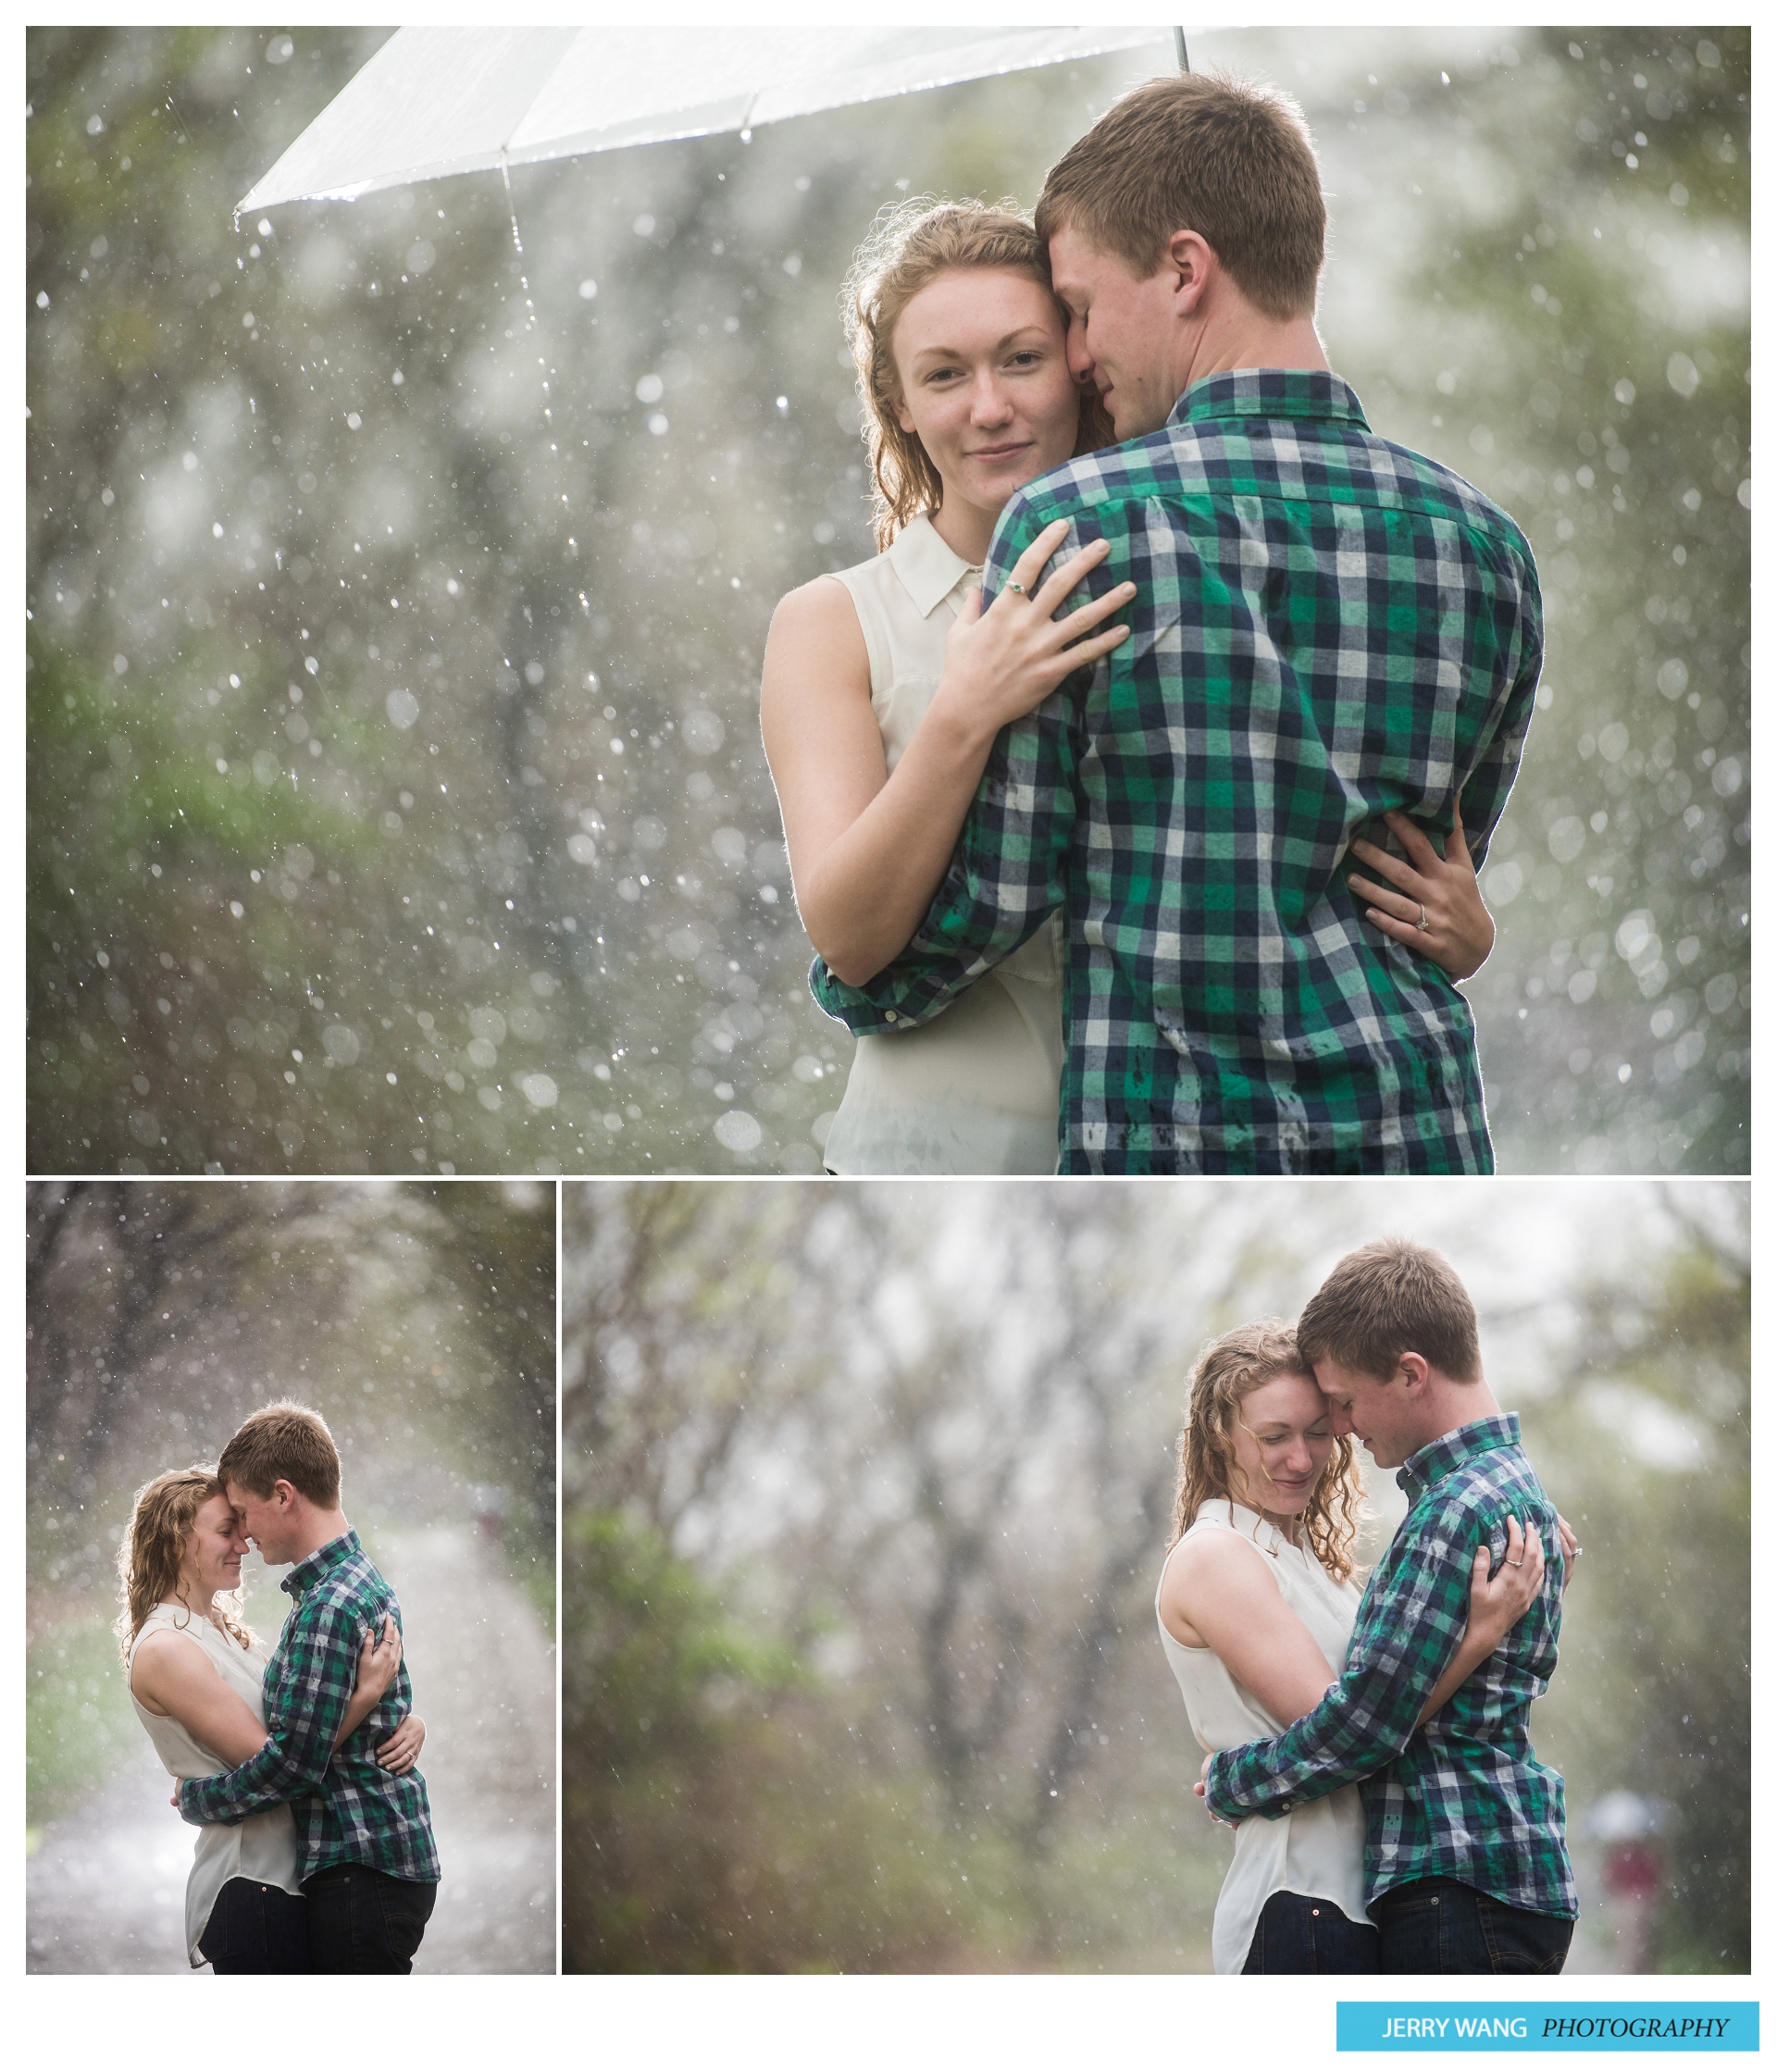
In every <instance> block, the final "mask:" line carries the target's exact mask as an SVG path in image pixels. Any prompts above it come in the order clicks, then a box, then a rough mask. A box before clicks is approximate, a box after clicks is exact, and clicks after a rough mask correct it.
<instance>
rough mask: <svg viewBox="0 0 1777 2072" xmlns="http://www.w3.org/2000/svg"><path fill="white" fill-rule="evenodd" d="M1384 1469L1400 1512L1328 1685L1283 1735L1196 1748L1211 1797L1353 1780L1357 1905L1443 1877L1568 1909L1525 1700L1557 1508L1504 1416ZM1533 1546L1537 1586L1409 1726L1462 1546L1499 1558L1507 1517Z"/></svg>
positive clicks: (1460, 1568) (1446, 1625) (1545, 1642)
mask: <svg viewBox="0 0 1777 2072" xmlns="http://www.w3.org/2000/svg"><path fill="white" fill-rule="evenodd" d="M1395 1480H1396V1481H1397V1483H1398V1484H1399V1485H1400V1487H1401V1488H1402V1489H1403V1490H1404V1491H1405V1492H1406V1494H1407V1498H1408V1503H1409V1509H1408V1513H1407V1516H1406V1518H1405V1520H1403V1521H1402V1523H1401V1526H1400V1529H1399V1530H1398V1532H1396V1534H1395V1537H1394V1540H1393V1542H1392V1543H1391V1545H1389V1548H1388V1551H1387V1553H1386V1555H1384V1557H1382V1559H1381V1560H1380V1561H1379V1562H1378V1563H1377V1564H1376V1567H1375V1569H1374V1570H1373V1572H1372V1574H1371V1577H1370V1581H1369V1583H1368V1585H1367V1587H1366V1588H1365V1590H1364V1594H1363V1602H1362V1604H1361V1606H1360V1607H1359V1608H1358V1622H1357V1625H1356V1627H1355V1629H1354V1630H1353V1632H1352V1635H1351V1645H1350V1649H1349V1651H1348V1654H1347V1656H1346V1658H1345V1668H1344V1670H1343V1672H1342V1673H1341V1675H1340V1678H1339V1681H1338V1682H1337V1683H1336V1685H1335V1686H1334V1688H1333V1689H1332V1690H1331V1691H1330V1692H1329V1693H1328V1694H1327V1695H1326V1696H1325V1697H1324V1698H1323V1700H1322V1701H1321V1703H1320V1704H1319V1705H1318V1706H1315V1708H1314V1710H1313V1711H1312V1712H1310V1713H1306V1714H1304V1715H1303V1717H1302V1718H1300V1719H1299V1720H1298V1721H1297V1722H1296V1724H1295V1725H1294V1726H1293V1727H1291V1728H1290V1729H1289V1730H1288V1731H1287V1732H1286V1733H1282V1734H1279V1735H1277V1736H1276V1737H1275V1738H1274V1739H1273V1740H1270V1741H1258V1742H1252V1743H1249V1744H1248V1745H1247V1746H1246V1747H1244V1748H1236V1749H1232V1750H1228V1751H1226V1752H1225V1753H1224V1754H1221V1755H1218V1756H1215V1757H1214V1758H1213V1760H1212V1762H1211V1765H1210V1769H1209V1776H1208V1778H1207V1780H1206V1798H1207V1803H1208V1805H1209V1807H1210V1810H1211V1811H1212V1813H1216V1814H1219V1815H1220V1816H1221V1817H1222V1818H1224V1820H1244V1819H1247V1818H1250V1817H1251V1816H1252V1815H1254V1814H1261V1815H1265V1816H1267V1817H1274V1816H1276V1815H1278V1814H1282V1813H1288V1812H1291V1811H1293V1810H1294V1809H1295V1808H1296V1807H1297V1806H1298V1805H1302V1804H1303V1803H1305V1802H1306V1801H1308V1800H1311V1799H1315V1798H1319V1797H1322V1796H1323V1795H1324V1794H1325V1793H1328V1792H1333V1791H1336V1790H1337V1789H1338V1788H1339V1786H1341V1785H1343V1784H1349V1783H1354V1782H1359V1781H1361V1782H1362V1784H1363V1801H1364V1814H1365V1829H1366V1833H1365V1842H1364V1852H1363V1868H1364V1901H1365V1905H1369V1906H1373V1905H1375V1902H1376V1901H1377V1899H1378V1898H1380V1897H1381V1895H1382V1894H1383V1893H1384V1892H1388V1891H1390V1890H1392V1888H1393V1887H1395V1886H1397V1885H1404V1884H1408V1883H1410V1882H1411V1881H1412V1880H1414V1879H1419V1878H1455V1879H1460V1880H1461V1882H1462V1883H1464V1884H1465V1885H1472V1886H1473V1887H1474V1888H1475V1890H1476V1891H1478V1892H1486V1893H1488V1894H1490V1895H1491V1896H1492V1897H1493V1898H1495V1899H1497V1900H1500V1901H1503V1902H1504V1904H1505V1905H1508V1906H1521V1907H1523V1908H1525V1909H1526V1910H1527V1911H1528V1912H1530V1913H1533V1914H1547V1915H1554V1916H1557V1917H1560V1918H1562V1919H1565V1920H1572V1919H1574V1918H1576V1917H1577V1915H1578V1913H1579V1905H1578V1901H1577V1898H1576V1896H1575V1892H1574V1886H1573V1868H1572V1863H1571V1862H1570V1861H1569V1858H1568V1853H1567V1815H1566V1808H1565V1805H1564V1801H1563V1794H1562V1790H1561V1780H1560V1775H1559V1774H1558V1773H1557V1772H1556V1771H1554V1770H1551V1769H1549V1768H1547V1767H1546V1766H1545V1765H1544V1764H1542V1763H1540V1762H1538V1761H1537V1759H1536V1755H1535V1750H1534V1749H1533V1748H1532V1747H1531V1744H1530V1707H1531V1702H1532V1700H1533V1699H1535V1698H1538V1697H1540V1696H1541V1695H1542V1694H1543V1693H1544V1692H1545V1691H1546V1690H1547V1688H1548V1680H1549V1677H1550V1675H1551V1674H1552V1673H1553V1671H1554V1669H1555V1656H1556V1645H1557V1643H1558V1641H1559V1639H1560V1623H1561V1613H1560V1605H1561V1585H1562V1564H1561V1557H1560V1540H1559V1538H1558V1536H1557V1532H1556V1525H1555V1507H1554V1506H1553V1505H1552V1504H1551V1503H1550V1502H1549V1500H1548V1498H1547V1495H1545V1494H1544V1492H1543V1487H1542V1484H1541V1483H1539V1482H1538V1481H1537V1480H1536V1476H1535V1472H1534V1470H1532V1468H1531V1465H1530V1463H1529V1461H1528V1460H1526V1459H1525V1458H1524V1455H1523V1451H1522V1446H1521V1445H1520V1444H1519V1429H1518V1420H1517V1418H1516V1416H1514V1415H1511V1414H1505V1415H1501V1416H1498V1417H1491V1418H1482V1419H1479V1420H1477V1421H1475V1422H1474V1423H1473V1424H1465V1425H1460V1426H1459V1427H1458V1428H1457V1430H1456V1431H1454V1432H1448V1433H1445V1435H1444V1436H1443V1437H1442V1438H1441V1439H1436V1440H1434V1441H1433V1443H1432V1444H1431V1445H1429V1446H1423V1447H1421V1449H1420V1450H1419V1452H1417V1453H1416V1454H1414V1455H1413V1456H1412V1458H1410V1460H1409V1461H1408V1462H1407V1463H1406V1465H1405V1466H1404V1467H1403V1468H1402V1469H1401V1470H1399V1472H1398V1474H1397V1476H1396V1478H1395ZM1508 1518H1517V1519H1519V1520H1522V1522H1523V1524H1524V1525H1525V1526H1526V1527H1529V1526H1532V1525H1535V1527H1536V1529H1537V1530H1538V1532H1540V1533H1541V1534H1542V1540H1543V1545H1544V1546H1545V1547H1546V1548H1547V1549H1548V1554H1547V1573H1546V1575H1545V1577H1544V1581H1543V1589H1542V1594H1541V1595H1540V1596H1539V1597H1538V1598H1537V1600H1536V1602H1535V1604H1533V1605H1532V1606H1531V1607H1530V1609H1529V1610H1528V1611H1527V1612H1526V1613H1525V1614H1524V1616H1523V1618H1522V1619H1520V1620H1519V1622H1518V1624H1517V1625H1516V1626H1514V1627H1513V1628H1512V1629H1511V1631H1510V1632H1509V1633H1508V1634H1507V1635H1506V1637H1505V1639H1504V1640H1503V1641H1502V1642H1501V1643H1500V1644H1499V1645H1498V1647H1497V1649H1496V1650H1495V1651H1494V1652H1493V1654H1491V1655H1490V1656H1488V1657H1487V1659H1486V1660H1485V1662H1484V1663H1483V1664H1482V1665H1481V1667H1480V1668H1479V1669H1476V1670H1475V1672H1474V1673H1473V1675H1472V1676H1471V1677H1470V1678H1469V1680H1468V1681H1467V1682H1466V1683H1464V1684H1463V1685H1462V1686H1461V1687H1460V1689H1459V1690H1458V1691H1457V1692H1456V1694H1455V1695H1454V1696H1453V1697H1452V1698H1451V1699H1450V1700H1449V1702H1448V1704H1447V1705H1445V1706H1443V1707H1442V1709H1441V1710H1439V1711H1438V1712H1436V1713H1435V1714H1434V1715H1433V1717H1432V1718H1430V1719H1428V1720H1427V1721H1426V1722H1425V1724H1424V1726H1423V1727H1418V1728H1417V1729H1416V1722H1417V1720H1418V1718H1419V1714H1420V1711H1421V1708H1422V1707H1423V1705H1424V1703H1425V1701H1426V1699H1427V1698H1428V1697H1429V1696H1430V1695H1431V1694H1432V1691H1433V1689H1434V1688H1435V1685H1436V1682H1437V1680H1438V1678H1439V1677H1440V1676H1442V1675H1443V1673H1444V1670H1445V1669H1446V1668H1447V1667H1448V1664H1449V1662H1450V1659H1451V1657H1452V1656H1454V1655H1455V1654H1456V1651H1457V1649H1458V1648H1459V1647H1460V1645H1461V1644H1462V1635H1463V1633H1464V1632H1465V1631H1466V1629H1467V1625H1468V1615H1469V1587H1470V1584H1471V1582H1473V1569H1474V1556H1475V1552H1476V1550H1477V1548H1479V1547H1480V1546H1481V1545H1483V1543H1485V1545H1487V1546H1488V1547H1489V1548H1490V1549H1491V1551H1492V1554H1493V1558H1494V1562H1495V1564H1496V1566H1497V1563H1498V1562H1500V1561H1501V1560H1503V1559H1504V1557H1505V1549H1506V1520H1507V1519H1508Z"/></svg>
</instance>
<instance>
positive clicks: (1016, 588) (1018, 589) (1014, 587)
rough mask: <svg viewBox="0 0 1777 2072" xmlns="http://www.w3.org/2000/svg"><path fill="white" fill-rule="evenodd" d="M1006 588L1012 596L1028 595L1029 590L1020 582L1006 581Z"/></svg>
mask: <svg viewBox="0 0 1777 2072" xmlns="http://www.w3.org/2000/svg"><path fill="white" fill-rule="evenodd" d="M1006 588H1007V589H1009V590H1010V591H1011V592H1012V594H1013V596H1014V597H1028V596H1029V595H1030V592H1029V591H1028V590H1027V589H1025V586H1024V585H1023V584H1022V583H1008V584H1007V585H1006Z"/></svg>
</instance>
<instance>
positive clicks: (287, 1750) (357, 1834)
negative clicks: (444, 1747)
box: [179, 1532, 439, 1884]
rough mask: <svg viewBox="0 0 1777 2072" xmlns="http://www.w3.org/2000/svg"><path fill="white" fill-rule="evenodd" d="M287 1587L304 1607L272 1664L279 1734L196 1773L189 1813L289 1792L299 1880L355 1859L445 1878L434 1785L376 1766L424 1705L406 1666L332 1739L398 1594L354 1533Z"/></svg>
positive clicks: (269, 1714) (257, 1806) (217, 1814)
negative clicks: (382, 1749)
mask: <svg viewBox="0 0 1777 2072" xmlns="http://www.w3.org/2000/svg"><path fill="white" fill-rule="evenodd" d="M281 1587H282V1588H283V1590H284V1591H285V1592H286V1593H287V1594H289V1595H290V1596H291V1597H292V1599H293V1600H294V1606H293V1608H292V1611H291V1614H290V1617H289V1618H288V1619H286V1620H285V1621H284V1630H283V1632H282V1633H281V1634H280V1637H279V1641H278V1645H277V1647H276V1649H275V1650H274V1651H273V1654H272V1657H271V1660H270V1661H269V1662H268V1663H267V1665H266V1728H267V1732H268V1734H269V1735H270V1737H271V1738H270V1739H269V1740H268V1741H267V1743H266V1745H265V1746H264V1747H263V1748H262V1749H261V1750H260V1751H259V1753H258V1754H257V1755H256V1756H249V1757H248V1759H247V1760H246V1761H245V1762H244V1763H242V1765H241V1767H240V1768H238V1769H232V1770H227V1771H225V1772H223V1773H222V1774H221V1775H220V1776H217V1777H188V1778H187V1779H186V1780H185V1781H184V1783H183V1784H181V1785H180V1788H179V1810H180V1815H181V1816H182V1817H183V1818H185V1819H187V1820H190V1821H191V1822H192V1823H193V1825H194V1826H197V1827H203V1826H205V1824H206V1823H208V1822H210V1821H216V1820H221V1821H227V1822H230V1823H231V1822H233V1821H236V1820H244V1819H245V1818H247V1816H248V1815H249V1814H250V1813H263V1812H264V1811H265V1810H266V1808H267V1806H271V1805H277V1804H278V1803H279V1802H280V1800H282V1799H288V1800H289V1801H290V1804H291V1810H292V1813H293V1814H294V1815H295V1818H296V1875H297V1877H298V1878H299V1879H304V1878H312V1877H313V1876H314V1875H315V1873H316V1872H317V1870H324V1869H326V1867H328V1865H329V1864H341V1863H345V1864H368V1865H369V1866H370V1867H371V1868H372V1869H373V1870H384V1871H387V1872H388V1873H389V1875H390V1876H391V1878H407V1879H411V1880H415V1881H416V1883H422V1884H425V1883H436V1881H437V1879H438V1874H439V1873H438V1852H437V1850H436V1849H435V1848H434V1846H433V1844H432V1810H431V1806H430V1805H429V1803H428V1801H427V1797H426V1781H425V1780H424V1779H423V1778H422V1777H421V1776H420V1774H419V1772H418V1771H417V1770H409V1771H408V1772H407V1774H406V1776H404V1777H392V1776H391V1775H390V1773H389V1772H388V1771H387V1770H386V1769H383V1768H379V1765H378V1762H377V1748H378V1745H379V1743H382V1742H385V1741H387V1740H388V1738H389V1736H390V1735H391V1733H393V1732H394V1731H395V1729H396V1728H397V1727H398V1726H400V1724H401V1722H402V1721H403V1720H404V1718H406V1717H407V1715H408V1714H409V1713H410V1712H411V1711H412V1710H413V1709H414V1690H413V1685H412V1684H411V1683H410V1682H409V1681H408V1677H407V1665H406V1664H405V1662H404V1663H403V1664H402V1666H401V1668H400V1669H398V1670H397V1671H396V1672H395V1681H393V1682H392V1683H391V1685H390V1686H389V1688H388V1690H387V1691H386V1692H384V1694H383V1695H382V1698H381V1701H380V1702H379V1704H378V1705H376V1706H373V1707H372V1708H371V1710H370V1712H369V1714H368V1715H367V1717H366V1718H364V1719H363V1720H362V1721H361V1722H360V1723H359V1724H358V1725H357V1726H356V1727H355V1728H354V1730H353V1731H352V1732H351V1733H350V1734H348V1735H347V1737H346V1739H345V1741H344V1742H343V1743H342V1745H341V1746H340V1747H339V1748H337V1749H336V1748H335V1747H334V1746H333V1737H334V1735H335V1734H337V1733H338V1732H339V1731H340V1721H341V1720H342V1719H343V1718H344V1717H345V1708H346V1707H347V1706H349V1705H350V1704H351V1702H352V1693H353V1691H354V1688H355V1687H356V1684H357V1681H358V1656H359V1652H360V1650H361V1649H362V1648H363V1645H364V1638H365V1635H366V1633H367V1632H381V1631H382V1620H383V1615H384V1613H386V1612H391V1611H392V1612H393V1613H394V1615H395V1624H396V1625H397V1626H399V1625H400V1624H401V1607H400V1606H399V1605H398V1604H397V1603H396V1602H395V1594H394V1592H393V1591H392V1590H391V1589H390V1587H389V1585H388V1584H387V1583H386V1582H384V1581H383V1579H382V1577H381V1575H380V1574H379V1572H378V1570H377V1567H376V1564H375V1563H374V1562H373V1561H372V1560H371V1559H370V1557H369V1556H368V1555H367V1554H366V1553H365V1551H364V1548H363V1547H362V1546H361V1545H359V1543H358V1535H357V1534H356V1533H355V1532H346V1533H345V1534H344V1535H343V1536H342V1538H340V1539H337V1540H329V1542H328V1544H327V1545H325V1546H324V1547H318V1548H317V1550H316V1551H315V1552H314V1553H313V1554H311V1555H310V1556H309V1557H308V1558H307V1559H306V1560H305V1561H299V1562H298V1563H297V1564H296V1566H295V1567H294V1568H293V1569H292V1570H291V1571H290V1573H289V1574H288V1575H287V1576H286V1577H285V1578H284V1580H283V1583H282V1585H281Z"/></svg>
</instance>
